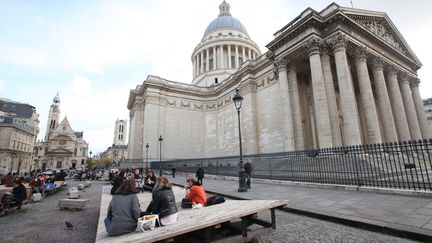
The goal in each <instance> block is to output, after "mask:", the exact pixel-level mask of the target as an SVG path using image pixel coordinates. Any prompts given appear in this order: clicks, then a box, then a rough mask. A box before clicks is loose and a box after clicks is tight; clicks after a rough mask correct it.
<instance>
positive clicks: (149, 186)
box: [143, 170, 157, 191]
mask: <svg viewBox="0 0 432 243" xmlns="http://www.w3.org/2000/svg"><path fill="white" fill-rule="evenodd" d="M156 180H157V179H156V176H155V174H154V172H153V171H152V170H151V171H149V172H148V173H147V176H146V178H145V179H144V185H143V190H145V191H153V188H154V186H155V185H156Z"/></svg>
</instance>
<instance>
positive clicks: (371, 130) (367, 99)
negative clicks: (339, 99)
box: [355, 47, 382, 144]
mask: <svg viewBox="0 0 432 243" xmlns="http://www.w3.org/2000/svg"><path fill="white" fill-rule="evenodd" d="M366 62H367V49H366V47H360V48H359V49H358V50H357V53H356V55H355V66H356V70H357V78H358V82H359V86H360V99H361V102H362V104H363V109H364V117H365V120H366V133H367V136H368V139H367V142H368V143H369V144H371V143H373V144H376V143H382V138H381V132H380V127H379V121H378V115H377V110H376V107H375V99H374V96H373V92H372V86H371V81H370V78H369V72H368V67H367V64H366Z"/></svg>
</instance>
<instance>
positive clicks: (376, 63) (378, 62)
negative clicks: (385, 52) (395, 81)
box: [372, 56, 384, 70]
mask: <svg viewBox="0 0 432 243" xmlns="http://www.w3.org/2000/svg"><path fill="white" fill-rule="evenodd" d="M372 67H373V69H378V70H384V58H382V57H380V56H378V57H375V58H374V60H373V61H372Z"/></svg>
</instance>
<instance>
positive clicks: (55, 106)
mask: <svg viewBox="0 0 432 243" xmlns="http://www.w3.org/2000/svg"><path fill="white" fill-rule="evenodd" d="M59 121H60V96H59V93H58V92H57V95H56V96H55V97H54V99H53V103H52V105H51V107H50V110H49V113H48V122H47V128H46V132H45V141H48V139H49V137H50V135H51V132H52V131H54V130H55V129H56V128H57V126H58V124H59Z"/></svg>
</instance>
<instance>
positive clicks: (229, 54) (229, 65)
mask: <svg viewBox="0 0 432 243" xmlns="http://www.w3.org/2000/svg"><path fill="white" fill-rule="evenodd" d="M228 68H229V69H231V68H232V64H231V45H228Z"/></svg>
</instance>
